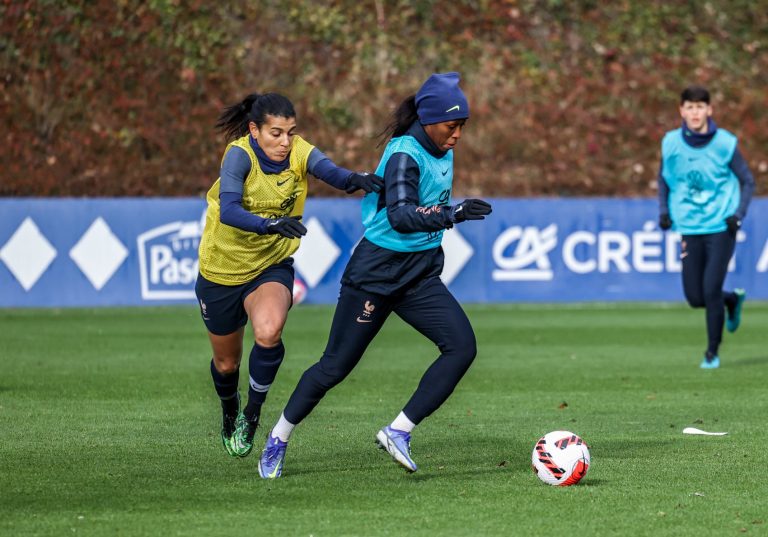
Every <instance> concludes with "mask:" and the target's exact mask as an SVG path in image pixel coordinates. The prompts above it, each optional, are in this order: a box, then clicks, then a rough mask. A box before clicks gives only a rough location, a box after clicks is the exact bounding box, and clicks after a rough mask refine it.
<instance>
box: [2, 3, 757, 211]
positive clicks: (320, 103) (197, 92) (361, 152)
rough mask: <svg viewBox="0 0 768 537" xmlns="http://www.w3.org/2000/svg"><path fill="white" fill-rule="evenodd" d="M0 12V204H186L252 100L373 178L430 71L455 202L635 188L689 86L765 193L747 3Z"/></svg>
mask: <svg viewBox="0 0 768 537" xmlns="http://www.w3.org/2000/svg"><path fill="white" fill-rule="evenodd" d="M0 20H1V21H2V22H0V29H2V32H1V33H0V35H2V37H1V38H0V75H2V76H1V77H0V87H1V88H2V95H3V98H2V101H0V118H2V125H3V126H4V143H3V144H0V164H1V165H2V177H1V179H0V195H5V196H23V195H28V196H149V195H153V196H182V195H184V196H187V195H200V194H202V193H203V192H205V190H206V189H207V188H208V187H209V186H210V184H211V183H212V181H213V180H214V179H215V178H216V176H217V172H218V165H219V161H220V158H221V152H222V150H223V147H224V143H223V140H222V138H221V136H219V135H218V134H217V133H215V132H214V130H213V128H212V126H213V124H214V122H215V120H216V117H217V115H218V113H219V111H220V110H221V108H222V107H223V106H225V105H227V104H231V103H233V102H236V101H238V100H239V99H240V98H242V97H243V96H244V95H246V94H247V93H250V92H252V91H279V92H281V93H284V94H285V95H287V96H289V97H290V98H291V99H292V100H293V101H294V104H295V105H296V109H297V112H298V114H299V117H298V121H299V125H300V127H301V130H302V134H303V135H304V136H305V138H307V139H308V140H309V141H310V142H311V143H313V144H315V145H317V146H318V147H319V148H321V149H322V150H323V151H324V152H326V153H327V154H328V155H330V156H331V157H332V158H334V160H335V161H336V162H337V163H339V164H340V165H343V166H346V167H348V168H353V169H360V170H372V169H373V168H375V166H376V164H377V162H378V157H379V155H380V153H381V147H377V143H378V142H377V140H376V139H375V134H376V133H378V132H379V131H380V130H381V129H382V128H383V126H384V125H385V124H386V122H387V120H388V114H389V113H390V112H391V111H392V109H393V108H394V107H395V106H396V105H397V104H398V103H399V102H400V101H401V100H402V99H403V98H404V97H406V96H407V95H409V94H412V93H414V92H415V90H416V89H417V88H418V86H419V85H420V83H421V82H422V81H423V80H424V79H425V78H426V77H427V76H428V74H429V73H431V72H433V71H448V70H456V71H460V72H461V73H462V77H463V84H462V85H463V87H464V89H465V91H466V93H467V94H468V97H469V100H470V104H471V107H472V117H471V121H470V123H469V125H468V126H469V128H468V129H467V131H466V132H465V138H464V139H463V140H462V143H461V145H460V147H459V149H458V150H457V154H456V159H457V174H456V193H457V195H481V194H482V195H488V196H527V195H553V196H557V195H630V196H635V195H652V194H654V189H655V176H656V172H657V169H658V146H659V142H660V139H661V136H662V135H663V133H664V132H665V131H666V130H669V129H672V128H676V127H677V125H678V121H679V120H678V116H677V112H676V106H677V99H678V95H679V92H680V90H681V89H682V88H683V87H684V86H685V85H687V84H689V83H692V82H697V83H702V84H705V85H708V86H709V87H710V89H711V90H712V91H713V95H714V98H715V102H714V105H715V116H716V120H718V122H719V123H720V124H721V125H722V126H723V127H725V128H728V129H729V130H731V131H733V132H735V133H736V134H737V135H738V136H739V137H740V139H741V140H742V142H741V146H742V151H743V152H744V154H745V155H746V157H747V159H748V161H749V162H750V163H751V165H752V169H753V172H754V173H755V176H756V178H757V179H758V191H759V192H763V193H764V192H765V187H764V186H763V184H762V183H764V181H761V179H762V178H764V177H765V175H766V173H768V149H767V148H768V143H766V142H768V131H766V129H765V128H764V125H765V123H766V121H765V120H766V105H767V104H768V94H766V92H765V91H764V88H765V87H766V76H768V75H766V74H765V73H768V55H767V54H766V48H767V47H768V11H766V10H764V9H760V7H759V3H754V2H750V1H747V0H734V1H729V2H725V1H722V2H708V3H704V4H698V3H693V4H690V5H688V4H683V3H669V2H662V1H653V2H631V1H626V0H625V1H622V2H611V3H605V5H603V4H602V3H598V2H592V1H588V0H580V1H578V2H566V1H564V0H563V1H560V0H519V1H514V0H507V1H503V0H482V1H472V0H457V1H453V2H438V1H436V0H419V1H405V0H396V1H394V0H393V1H384V0H366V1H363V2H360V1H355V0H339V1H336V2H316V1H311V0H291V1H288V2H285V1H277V0H268V1H262V2H246V3H234V2H224V3H218V4H214V3H207V2H201V1H182V0H152V1H149V2H140V1H137V0H118V1H115V0H111V1H106V0H92V1H85V0H80V1H73V0H70V1H61V0H59V1H53V0H37V1H33V0H26V1H12V0H0ZM313 187H314V193H315V194H327V195H333V194H335V192H334V191H333V190H332V189H331V188H330V187H327V186H326V185H323V184H322V183H319V182H316V183H314V184H313Z"/></svg>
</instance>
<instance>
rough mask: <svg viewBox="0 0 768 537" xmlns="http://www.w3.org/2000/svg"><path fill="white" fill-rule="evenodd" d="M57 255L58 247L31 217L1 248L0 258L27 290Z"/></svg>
mask: <svg viewBox="0 0 768 537" xmlns="http://www.w3.org/2000/svg"><path fill="white" fill-rule="evenodd" d="M55 257H56V249H55V248H54V247H53V246H52V245H51V243H50V242H48V239H46V238H45V236H44V235H43V234H42V233H41V232H40V228H38V227H37V225H36V224H35V222H34V220H32V219H31V218H30V217H27V218H25V219H24V221H23V222H22V223H21V225H20V226H19V227H18V229H17V230H16V231H15V232H14V233H13V235H11V238H10V239H8V242H6V243H5V246H3V247H2V249H0V259H2V260H3V262H4V263H5V264H6V266H7V267H8V270H10V271H11V274H13V275H14V277H15V278H16V279H17V280H18V281H19V283H20V284H21V286H22V287H23V288H24V290H25V291H29V290H30V289H32V287H33V286H34V285H35V284H36V283H37V280H39V279H40V276H42V275H43V273H44V272H45V271H46V270H47V269H48V265H50V264H51V262H52V261H53V260H54V258H55Z"/></svg>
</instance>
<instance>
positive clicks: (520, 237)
mask: <svg viewBox="0 0 768 537" xmlns="http://www.w3.org/2000/svg"><path fill="white" fill-rule="evenodd" d="M515 242H517V247H516V248H515V250H514V252H513V253H512V256H511V257H509V256H507V255H506V253H505V252H506V251H507V249H508V248H509V247H510V246H511V245H512V244H514V243H515ZM555 245H557V225H556V224H550V225H549V226H547V227H545V228H544V229H541V230H540V229H539V228H537V227H533V226H530V227H525V228H524V227H521V226H515V227H512V228H509V229H508V230H506V231H505V232H504V233H502V234H501V235H499V237H498V238H497V239H496V241H495V242H494V243H493V260H494V261H495V262H496V265H497V266H498V267H500V268H499V269H497V270H494V271H493V279H494V280H495V281H526V280H527V281H547V280H551V279H552V277H553V274H552V265H551V264H550V262H549V255H548V254H549V252H550V251H552V249H553V248H554V247H555ZM531 265H534V266H535V268H526V267H530V266H531Z"/></svg>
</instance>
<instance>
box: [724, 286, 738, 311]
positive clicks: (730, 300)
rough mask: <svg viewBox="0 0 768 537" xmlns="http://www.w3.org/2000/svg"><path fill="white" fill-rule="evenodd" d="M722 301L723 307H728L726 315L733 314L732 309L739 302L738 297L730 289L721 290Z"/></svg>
mask: <svg viewBox="0 0 768 537" xmlns="http://www.w3.org/2000/svg"><path fill="white" fill-rule="evenodd" d="M723 302H725V307H726V308H727V309H728V315H733V310H734V309H735V308H736V304H737V303H738V302H739V297H738V296H736V293H733V292H731V291H723Z"/></svg>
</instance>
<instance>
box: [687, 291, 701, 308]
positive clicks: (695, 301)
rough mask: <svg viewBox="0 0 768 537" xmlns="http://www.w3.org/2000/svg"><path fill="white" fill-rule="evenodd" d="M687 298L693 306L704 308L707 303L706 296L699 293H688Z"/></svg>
mask: <svg viewBox="0 0 768 537" xmlns="http://www.w3.org/2000/svg"><path fill="white" fill-rule="evenodd" d="M685 299H686V300H687V301H688V305H689V306H691V307H692V308H703V307H704V306H705V305H706V302H705V301H704V297H703V296H702V295H700V294H698V293H696V294H694V293H686V295H685Z"/></svg>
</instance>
